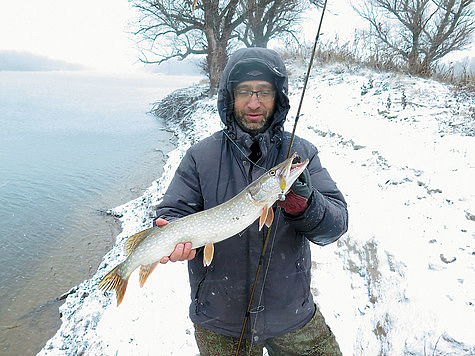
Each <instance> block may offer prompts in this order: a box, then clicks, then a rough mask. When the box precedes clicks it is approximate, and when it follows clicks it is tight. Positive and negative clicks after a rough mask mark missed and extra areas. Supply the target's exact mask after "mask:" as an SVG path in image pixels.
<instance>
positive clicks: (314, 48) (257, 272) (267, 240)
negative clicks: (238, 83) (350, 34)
mask: <svg viewBox="0 0 475 356" xmlns="http://www.w3.org/2000/svg"><path fill="white" fill-rule="evenodd" d="M326 7H327V0H325V2H324V4H323V8H322V15H321V16H320V23H319V25H318V30H317V35H316V37H315V42H314V44H313V49H312V55H311V58H310V62H309V65H308V70H307V74H306V76H305V82H304V87H303V89H302V95H301V96H300V103H299V107H298V110H297V115H296V117H295V123H294V127H293V130H292V136H291V137H290V143H289V148H288V150H287V155H286V159H287V158H289V156H290V150H291V148H292V143H293V141H294V137H295V130H296V128H297V123H298V120H299V117H300V109H301V108H302V103H303V98H304V95H305V90H306V88H307V83H308V78H309V77H310V71H311V69H312V65H313V58H314V57H315V51H316V48H317V43H318V38H319V37H320V30H321V28H322V22H323V15H324V14H325V9H326ZM226 136H227V135H226ZM228 137H229V136H228ZM241 152H242V151H241ZM279 215H280V214H279ZM273 226H274V224H272V225H271V226H269V228H268V230H267V235H266V238H265V241H264V246H263V247H262V252H261V256H260V259H259V265H258V266H257V270H256V276H255V278H254V284H253V286H252V290H251V295H250V296H249V303H248V307H247V311H246V315H245V317H244V321H243V325H242V329H241V336H240V338H239V343H238V346H237V350H236V356H238V355H239V350H240V349H241V344H242V340H243V338H244V332H245V330H246V324H247V320H248V319H249V316H250V310H251V306H252V302H253V299H254V293H255V290H256V286H257V281H258V279H259V275H260V272H261V268H262V263H263V261H264V255H265V253H266V249H267V244H268V242H269V236H270V232H271V230H272V227H273ZM275 235H276V234H275V233H274V236H273V238H272V244H271V246H272V247H271V248H273V246H274V241H275ZM271 259H272V255H270V256H269V263H268V265H267V267H268V268H269V266H270V262H271ZM268 268H267V270H268ZM266 277H267V271H266V275H264V278H263V280H262V289H261V295H260V297H259V300H261V298H262V294H263V292H264V285H265V281H266V279H265V278H266ZM259 304H260V303H259ZM258 307H259V306H258ZM258 315H259V314H256V320H255V321H254V325H255V323H256V322H257V317H258ZM251 347H252V340H251V345H250V348H251ZM250 352H251V351H250V349H249V354H250Z"/></svg>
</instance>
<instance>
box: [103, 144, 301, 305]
mask: <svg viewBox="0 0 475 356" xmlns="http://www.w3.org/2000/svg"><path fill="white" fill-rule="evenodd" d="M296 157H297V155H296V154H295V153H294V155H292V157H290V158H288V159H287V160H285V161H284V162H282V163H280V164H278V165H277V166H275V167H273V168H272V169H270V170H269V171H268V172H266V173H264V174H263V175H262V176H261V177H260V178H259V179H257V180H256V181H254V182H253V183H251V184H250V185H248V186H247V187H246V188H244V189H243V190H242V191H241V192H240V193H239V194H238V195H236V196H235V197H233V198H231V199H230V200H228V201H227V202H225V203H223V204H220V205H218V206H216V207H213V208H211V209H207V210H204V211H200V212H197V213H195V214H191V215H188V216H185V217H183V218H181V219H178V220H176V221H173V222H171V223H169V224H167V225H164V226H160V227H152V228H150V229H147V230H144V231H142V232H139V233H138V234H135V235H134V236H132V237H130V238H129V239H128V240H127V242H126V244H125V249H126V252H127V254H128V257H127V259H126V260H125V261H124V262H122V263H121V264H119V265H118V266H117V267H115V268H114V269H113V270H112V271H111V272H109V273H108V274H107V275H106V276H105V277H104V278H103V279H102V281H101V282H99V288H100V289H102V290H112V289H115V290H116V293H117V305H119V304H120V303H121V301H122V299H123V297H124V293H125V289H126V288H127V281H128V279H129V277H130V275H131V273H132V272H133V271H134V270H135V269H137V268H138V267H139V266H140V277H139V278H140V285H141V286H143V284H144V283H145V281H146V279H147V277H148V276H149V275H150V273H151V272H152V271H153V269H154V268H155V267H156V265H157V264H158V262H159V261H160V259H161V258H162V257H164V256H169V255H170V254H171V253H172V252H173V250H174V249H175V246H176V245H177V244H178V243H185V242H191V243H192V246H193V248H199V247H202V246H205V249H204V254H203V255H204V257H203V263H204V264H205V265H209V264H210V263H211V260H212V259H213V253H214V245H213V244H214V243H216V242H219V241H223V240H225V239H227V238H229V237H232V236H234V235H236V234H238V233H239V232H241V231H242V230H244V229H245V228H247V227H248V226H249V225H251V224H252V223H253V222H254V221H255V220H256V219H258V218H260V220H259V229H261V228H262V226H263V225H264V224H266V225H267V226H270V225H271V223H272V220H273V217H274V213H273V210H272V205H273V204H274V203H275V202H276V200H278V199H279V198H281V197H282V194H285V193H287V191H288V190H289V189H290V187H291V185H292V184H293V183H294V182H295V180H297V178H298V177H299V175H300V174H301V173H302V172H303V170H304V169H305V167H306V166H307V164H308V159H307V160H305V161H304V162H302V163H298V164H292V162H293V160H294V159H295V158H296Z"/></svg>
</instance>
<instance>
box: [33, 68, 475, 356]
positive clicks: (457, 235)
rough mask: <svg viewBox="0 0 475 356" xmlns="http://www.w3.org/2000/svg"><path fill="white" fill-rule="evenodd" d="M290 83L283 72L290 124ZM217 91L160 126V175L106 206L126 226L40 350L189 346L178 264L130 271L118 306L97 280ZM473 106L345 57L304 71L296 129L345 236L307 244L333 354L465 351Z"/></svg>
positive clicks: (469, 321) (471, 316)
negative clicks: (143, 278) (166, 132)
mask: <svg viewBox="0 0 475 356" xmlns="http://www.w3.org/2000/svg"><path fill="white" fill-rule="evenodd" d="M289 69H290V72H292V73H304V72H305V69H302V68H299V67H293V66H292V65H290V66H289ZM300 79H301V78H300ZM301 83H302V81H301V80H298V79H297V80H294V81H293V82H292V84H291V90H290V92H291V93H292V95H291V103H292V104H293V105H292V107H293V110H292V112H291V114H290V120H288V123H287V125H288V126H287V127H286V129H287V130H291V126H292V124H293V117H294V115H295V111H296V108H297V105H298V100H299V95H300V92H301V90H300V89H301V85H302V84H301ZM197 90H199V89H197ZM215 102H216V98H211V99H203V100H201V101H200V102H199V103H197V104H196V110H195V111H194V112H192V113H190V114H189V115H188V116H187V117H186V118H185V119H184V121H185V123H184V122H182V123H179V122H178V123H177V122H175V123H172V124H170V125H171V126H170V127H171V128H172V129H173V130H174V132H175V133H176V135H177V137H178V140H177V142H178V143H177V148H176V149H175V150H174V151H172V152H171V153H170V154H169V159H168V162H167V164H166V169H165V173H164V174H163V176H162V177H161V178H160V179H159V180H157V181H156V182H155V183H154V184H153V185H152V186H151V187H150V188H149V189H148V190H147V191H146V193H145V194H144V195H143V196H141V197H139V198H137V199H136V200H133V201H131V202H129V203H127V204H124V205H122V206H119V207H117V208H115V209H112V213H113V214H115V215H117V216H120V219H121V222H122V227H123V232H122V233H121V234H120V235H119V236H118V237H117V244H116V246H115V247H114V248H113V250H112V251H110V252H109V253H108V254H107V255H106V256H105V257H104V261H103V263H102V264H101V266H100V267H99V269H98V272H97V273H96V275H95V276H94V277H93V278H92V279H90V280H88V281H85V282H84V283H83V284H81V285H80V286H79V287H78V289H77V291H76V292H75V293H72V294H71V295H70V296H69V297H68V298H67V300H66V302H65V304H64V305H63V306H62V307H61V313H62V321H63V324H62V326H61V329H60V330H59V331H58V332H57V334H56V335H55V336H54V337H53V338H52V339H51V340H49V342H48V343H47V344H46V346H45V347H44V349H43V350H42V351H41V352H40V354H41V355H70V354H85V355H98V354H101V355H196V354H197V353H198V350H197V348H196V345H195V342H194V336H193V327H192V324H191V322H190V320H189V318H188V304H189V296H188V294H189V287H188V281H187V273H186V265H185V264H184V263H175V264H172V263H168V264H167V265H160V266H158V267H157V269H156V270H155V272H154V273H153V274H152V275H151V277H150V278H149V280H148V281H147V283H146V284H145V286H144V288H142V289H140V288H139V287H138V276H137V273H134V274H133V275H132V277H131V280H130V281H129V286H128V289H127V292H126V295H125V298H124V301H123V303H122V304H121V305H120V306H119V307H116V300H115V296H114V295H113V294H112V293H110V294H107V295H104V293H102V292H100V291H98V290H97V289H96V287H95V286H96V284H97V283H98V281H99V280H100V279H101V278H102V276H103V275H104V274H105V273H106V272H107V271H109V270H110V269H111V268H112V267H113V266H114V265H115V264H117V263H118V262H120V261H121V260H123V259H124V258H125V255H124V254H123V243H124V241H125V239H126V238H127V237H128V236H130V235H131V234H133V233H134V232H137V231H139V230H142V229H143V228H145V227H148V226H150V224H151V221H152V219H151V217H150V213H151V211H152V209H153V207H154V206H155V205H156V204H157V203H158V202H159V201H160V198H161V196H162V195H163V193H164V192H165V190H166V187H167V186H168V184H169V182H170V179H171V177H172V175H173V172H174V170H175V169H176V167H177V165H178V163H179V161H180V159H181V157H182V156H183V154H184V152H185V151H186V149H187V148H188V147H189V146H190V144H191V142H194V141H196V140H198V139H200V138H203V137H206V136H208V135H209V134H211V133H213V132H215V131H217V130H219V129H220V124H219V123H220V120H219V118H218V115H217V111H216V104H215ZM474 104H475V100H474V97H473V96H470V95H463V93H462V92H457V91H454V90H452V89H451V88H450V87H448V86H447V85H443V84H440V83H437V82H434V81H431V80H424V79H418V78H412V77H406V76H401V75H395V74H388V73H377V72H372V71H369V70H366V69H358V68H348V67H346V66H343V65H331V66H326V67H322V68H316V69H315V71H314V72H313V73H312V77H311V80H310V82H309V87H308V88H307V93H306V97H305V101H304V106H303V108H302V113H303V116H302V117H301V118H300V120H299V126H298V129H297V134H298V135H299V136H302V137H305V138H307V139H308V140H310V141H311V142H313V143H314V144H315V145H316V146H317V147H318V148H319V151H320V158H321V160H322V163H323V165H324V166H326V167H327V168H328V170H329V171H330V174H331V175H332V177H333V178H334V180H335V181H336V182H337V184H338V186H339V188H340V189H341V190H342V192H343V193H344V194H345V197H346V199H347V201H348V208H349V212H350V228H349V231H348V233H347V234H346V235H345V236H343V237H342V238H341V239H340V240H339V241H338V242H337V243H334V244H332V245H330V246H326V247H319V246H313V250H312V253H313V257H312V260H313V280H312V290H313V292H314V295H315V300H316V301H317V303H318V304H319V306H320V308H321V310H322V313H323V314H324V316H325V318H326V321H327V323H328V324H329V325H330V326H331V328H332V330H333V331H334V333H335V335H336V337H337V340H338V342H339V343H340V346H341V348H342V351H343V354H344V355H403V354H405V355H473V354H475V332H474V331H473V325H474V324H475V305H474V304H475V241H474V237H475V230H474V228H473V226H474V219H475V218H474V215H475V212H474V211H473V206H474V205H473V201H474V193H473V188H472V183H473V182H475V174H474V166H473V165H474V162H475V159H474V158H475V157H474V155H475V149H474V148H475V144H474V142H475V141H474V138H473V136H471V135H473V134H474V115H475V112H474V107H475V105H474Z"/></svg>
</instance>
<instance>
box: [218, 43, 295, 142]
mask: <svg viewBox="0 0 475 356" xmlns="http://www.w3.org/2000/svg"><path fill="white" fill-rule="evenodd" d="M250 62H258V63H261V64H263V65H265V66H266V67H267V68H268V69H269V71H270V72H271V73H273V74H274V76H275V82H274V83H273V84H274V85H275V86H276V102H275V105H276V107H275V110H274V115H273V118H272V122H271V125H270V127H269V128H268V130H267V131H270V132H272V134H271V136H276V135H277V136H279V137H280V136H281V135H282V131H283V124H284V121H285V118H286V116H287V113H288V111H289V109H290V105H289V98H288V76H287V70H286V69H285V65H284V62H283V61H282V59H281V58H280V56H279V55H278V54H277V52H275V51H274V50H271V49H267V48H260V47H252V48H242V49H239V50H237V51H236V52H234V53H233V54H232V55H231V56H230V57H229V60H228V63H227V64H226V67H225V68H224V70H223V75H222V76H221V80H220V83H219V89H218V112H219V116H220V117H221V121H222V122H223V124H224V126H225V130H226V131H227V133H228V134H229V135H230V136H231V137H232V138H233V139H235V138H237V135H238V134H239V132H240V131H241V130H239V129H238V127H237V126H238V125H237V123H236V122H235V120H234V115H233V112H234V95H233V91H232V90H233V84H232V83H231V81H230V77H231V74H232V73H233V72H234V71H235V70H236V69H237V68H239V66H240V65H242V64H245V63H250Z"/></svg>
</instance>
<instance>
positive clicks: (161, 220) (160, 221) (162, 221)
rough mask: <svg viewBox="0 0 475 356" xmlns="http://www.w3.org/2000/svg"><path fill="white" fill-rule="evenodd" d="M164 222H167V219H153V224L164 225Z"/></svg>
mask: <svg viewBox="0 0 475 356" xmlns="http://www.w3.org/2000/svg"><path fill="white" fill-rule="evenodd" d="M166 224H168V221H166V220H165V219H162V218H158V219H157V220H155V225H157V226H164V225H166Z"/></svg>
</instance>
